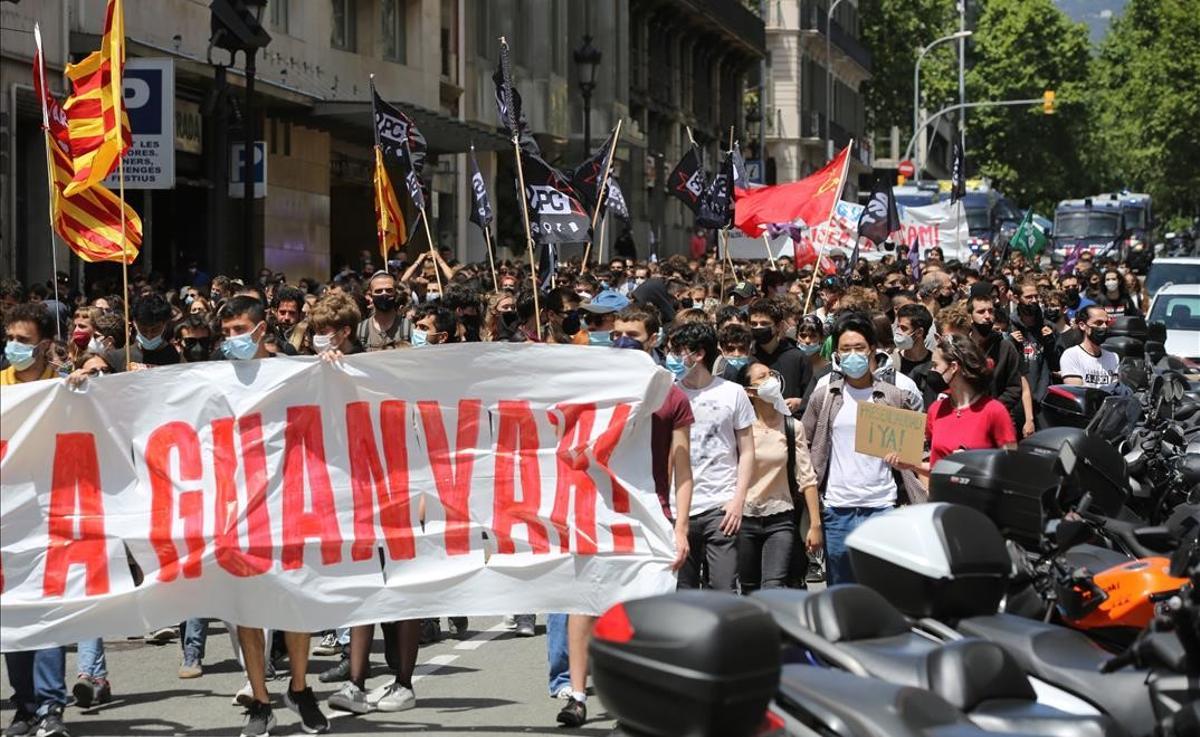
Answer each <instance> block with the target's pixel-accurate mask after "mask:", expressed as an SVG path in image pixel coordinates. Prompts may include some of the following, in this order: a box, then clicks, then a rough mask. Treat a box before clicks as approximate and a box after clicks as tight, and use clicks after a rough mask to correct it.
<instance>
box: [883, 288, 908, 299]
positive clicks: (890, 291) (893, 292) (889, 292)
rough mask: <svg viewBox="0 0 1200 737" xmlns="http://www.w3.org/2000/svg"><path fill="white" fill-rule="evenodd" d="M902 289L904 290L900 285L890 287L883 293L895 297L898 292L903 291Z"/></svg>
mask: <svg viewBox="0 0 1200 737" xmlns="http://www.w3.org/2000/svg"><path fill="white" fill-rule="evenodd" d="M902 291H904V290H902V289H901V288H900V287H888V288H887V289H884V290H883V293H884V294H886V295H887V296H889V297H895V296H896V295H897V294H900V292H902Z"/></svg>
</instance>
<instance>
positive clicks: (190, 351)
mask: <svg viewBox="0 0 1200 737" xmlns="http://www.w3.org/2000/svg"><path fill="white" fill-rule="evenodd" d="M208 355H209V350H208V342H207V341H202V340H195V341H186V340H185V341H184V342H183V357H184V358H185V359H187V362H188V363H199V362H201V361H207V360H208Z"/></svg>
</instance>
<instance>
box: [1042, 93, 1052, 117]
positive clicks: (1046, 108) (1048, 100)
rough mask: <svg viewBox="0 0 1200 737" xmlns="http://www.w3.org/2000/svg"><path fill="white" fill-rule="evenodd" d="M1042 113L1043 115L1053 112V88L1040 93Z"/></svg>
mask: <svg viewBox="0 0 1200 737" xmlns="http://www.w3.org/2000/svg"><path fill="white" fill-rule="evenodd" d="M1042 113H1043V114H1045V115H1053V114H1054V90H1046V91H1045V92H1043V93H1042Z"/></svg>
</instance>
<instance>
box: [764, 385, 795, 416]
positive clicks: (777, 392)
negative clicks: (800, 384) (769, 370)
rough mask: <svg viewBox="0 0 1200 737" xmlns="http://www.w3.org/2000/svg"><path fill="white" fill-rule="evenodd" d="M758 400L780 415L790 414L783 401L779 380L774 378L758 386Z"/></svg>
mask: <svg viewBox="0 0 1200 737" xmlns="http://www.w3.org/2000/svg"><path fill="white" fill-rule="evenodd" d="M758 398H759V399H760V400H762V401H764V402H766V403H767V404H769V405H771V408H772V409H774V410H775V411H776V412H778V413H780V414H784V415H790V414H791V412H790V411H789V410H788V406H787V402H785V401H783V387H782V386H780V384H779V379H776V378H775V377H774V376H772V377H771V378H769V379H767V380H766V381H764V382H763V383H761V384H759V385H758Z"/></svg>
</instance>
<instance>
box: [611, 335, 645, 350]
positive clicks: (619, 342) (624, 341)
mask: <svg viewBox="0 0 1200 737" xmlns="http://www.w3.org/2000/svg"><path fill="white" fill-rule="evenodd" d="M612 347H613V348H632V349H633V350H635V351H643V350H645V348H644V347H643V346H642V344H641V343H640V342H639V341H637V340H634V339H633V338H630V337H629V336H628V335H622V336H621V337H620V338H617V339H616V340H614V341H613V344H612Z"/></svg>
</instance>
